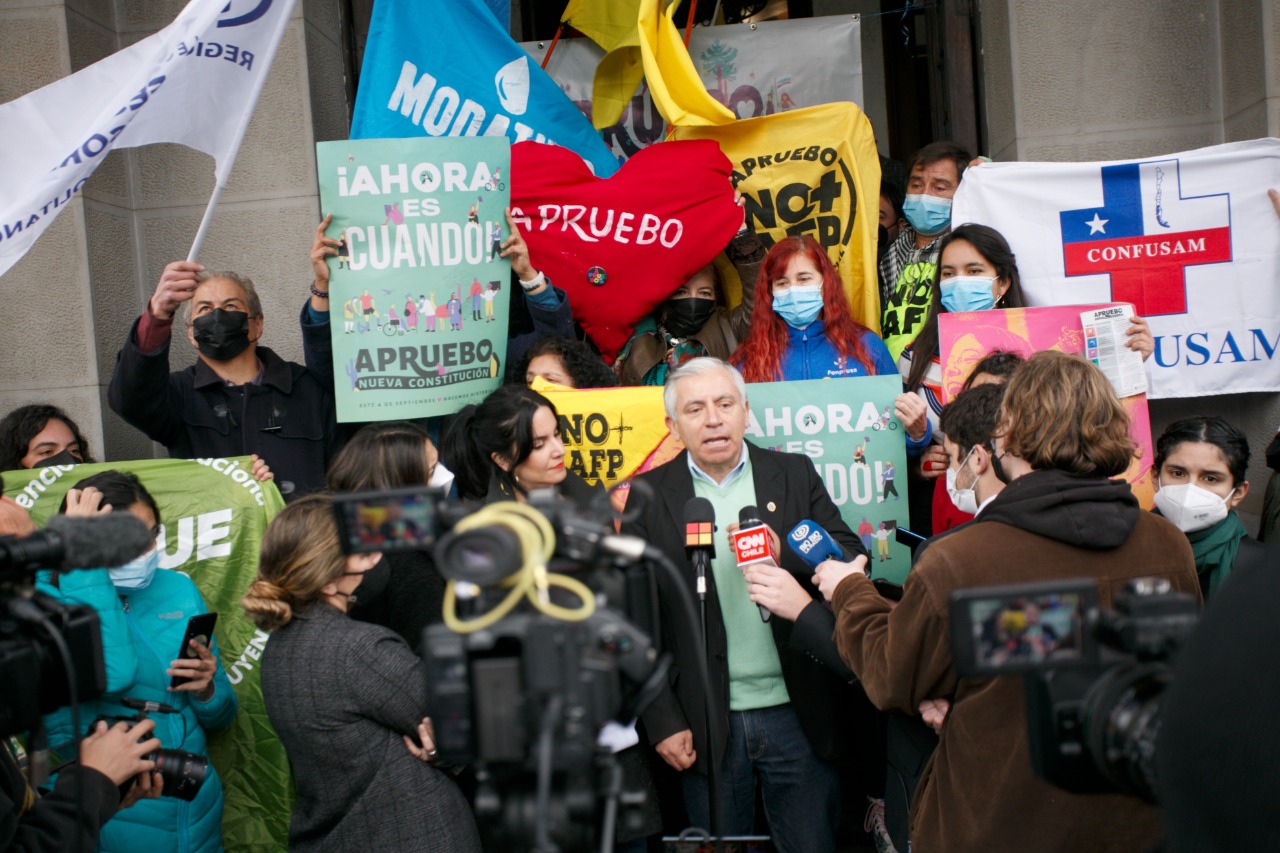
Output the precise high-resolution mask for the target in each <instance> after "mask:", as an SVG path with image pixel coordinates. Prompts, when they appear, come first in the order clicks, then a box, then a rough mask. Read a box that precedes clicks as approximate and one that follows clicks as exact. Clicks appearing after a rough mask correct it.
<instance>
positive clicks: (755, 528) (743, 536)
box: [731, 504, 778, 622]
mask: <svg viewBox="0 0 1280 853" xmlns="http://www.w3.org/2000/svg"><path fill="white" fill-rule="evenodd" d="M731 541H732V543H733V556H734V559H735V560H736V561H737V563H738V570H739V571H741V570H743V569H745V568H746V567H747V566H773V567H774V568H777V567H778V554H777V552H776V551H774V550H773V538H772V537H771V536H770V535H769V530H768V528H767V527H766V525H765V523H764V522H763V521H762V520H761V519H760V510H759V509H757V508H756V507H754V506H751V505H750V504H748V505H747V506H744V507H743V508H742V509H741V510H740V511H739V512H738V532H737V533H735V534H733V537H732V540H731ZM756 607H757V608H759V610H760V621H761V622H768V621H769V620H770V619H771V618H772V617H773V613H772V612H770V610H769V608H767V607H765V606H764V605H763V604H757V605H756Z"/></svg>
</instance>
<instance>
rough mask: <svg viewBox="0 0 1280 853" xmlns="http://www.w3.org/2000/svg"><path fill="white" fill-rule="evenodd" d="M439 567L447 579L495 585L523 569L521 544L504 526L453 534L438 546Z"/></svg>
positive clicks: (437, 559) (444, 538)
mask: <svg viewBox="0 0 1280 853" xmlns="http://www.w3.org/2000/svg"><path fill="white" fill-rule="evenodd" d="M435 556H436V565H437V566H439V568H440V573H441V574H442V575H444V576H445V577H446V578H451V579H452V580H459V581H470V582H471V583H474V584H476V585H478V586H494V585H495V584H497V583H499V582H500V581H501V580H502V579H503V578H506V577H507V576H509V575H510V574H511V573H513V572H514V571H515V570H516V569H518V568H519V567H520V564H521V562H523V560H522V559H521V552H520V541H519V540H518V539H517V538H516V535H515V534H514V533H512V532H511V531H510V530H508V529H507V528H505V527H500V526H497V525H495V526H493V527H484V528H479V529H476V530H467V531H454V532H453V533H450V534H449V535H448V536H445V537H443V538H442V539H441V540H440V543H439V545H437V546H436V552H435Z"/></svg>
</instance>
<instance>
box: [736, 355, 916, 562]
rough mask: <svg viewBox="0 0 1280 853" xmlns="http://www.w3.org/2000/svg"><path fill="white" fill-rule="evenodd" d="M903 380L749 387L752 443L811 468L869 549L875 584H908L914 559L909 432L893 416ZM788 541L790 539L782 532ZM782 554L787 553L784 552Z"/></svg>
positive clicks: (859, 379) (852, 379)
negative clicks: (902, 539)
mask: <svg viewBox="0 0 1280 853" xmlns="http://www.w3.org/2000/svg"><path fill="white" fill-rule="evenodd" d="M901 391H902V379H901V378H900V377H899V376H898V375H897V374H894V375H892V376H859V377H846V378H842V379H810V380H807V381H802V382H764V383H760V384H752V385H748V386H747V399H748V400H749V401H750V404H751V415H750V419H749V421H748V424H747V438H748V439H750V440H751V441H752V443H754V444H756V445H758V446H760V447H767V448H770V449H772V450H780V451H783V452H784V453H803V454H805V455H806V456H808V457H809V458H810V459H812V460H813V464H814V466H815V467H816V468H817V469H818V475H819V476H820V477H822V481H823V483H824V484H825V485H826V487H827V492H828V494H830V495H831V500H832V502H834V503H835V505H836V508H837V509H838V510H840V516H841V517H842V518H843V519H844V520H845V523H846V524H848V525H849V528H850V529H851V530H852V531H853V532H854V533H855V534H857V536H858V538H859V539H860V540H861V541H862V544H863V547H865V548H866V549H867V553H868V554H869V555H870V558H871V562H870V564H869V565H868V568H869V569H870V571H871V577H873V578H877V577H881V578H887V579H888V580H891V581H893V582H894V583H902V582H903V581H905V580H906V577H907V572H908V571H909V570H910V568H911V551H910V549H908V548H907V547H906V546H905V545H900V544H898V541H897V530H898V527H900V526H901V527H905V528H908V529H910V523H909V521H908V517H909V514H910V513H909V509H908V502H907V445H906V438H905V437H906V432H905V430H903V428H902V423H901V422H900V421H899V420H898V419H897V417H896V416H895V415H894V413H893V400H894V398H895V397H897V396H898V394H899V393H900V392H901ZM777 533H778V535H779V536H782V537H783V538H785V537H786V535H787V533H788V531H786V530H779V531H777ZM784 547H785V546H784Z"/></svg>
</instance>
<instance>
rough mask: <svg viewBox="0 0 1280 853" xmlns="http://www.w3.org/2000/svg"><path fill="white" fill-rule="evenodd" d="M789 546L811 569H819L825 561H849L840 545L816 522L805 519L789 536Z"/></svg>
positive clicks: (792, 529)
mask: <svg viewBox="0 0 1280 853" xmlns="http://www.w3.org/2000/svg"><path fill="white" fill-rule="evenodd" d="M787 544H788V545H790V546H791V550H792V551H795V553H796V556H797V557H799V558H800V559H801V560H803V561H804V564H805V565H806V566H808V567H809V568H811V569H815V570H816V569H817V568H818V566H819V565H821V564H822V563H823V561H825V560H841V561H848V559H849V558H848V556H847V555H846V554H845V552H844V548H842V547H840V543H839V542H837V541H836V540H835V539H833V538H831V534H830V533H828V532H827V531H826V530H824V529H823V528H822V525H820V524H818V522H816V521H810V520H809V519H807V518H806V519H803V520H802V521H801V522H800V523H799V524H797V525H796V526H795V527H793V528H791V532H790V533H788V534H787Z"/></svg>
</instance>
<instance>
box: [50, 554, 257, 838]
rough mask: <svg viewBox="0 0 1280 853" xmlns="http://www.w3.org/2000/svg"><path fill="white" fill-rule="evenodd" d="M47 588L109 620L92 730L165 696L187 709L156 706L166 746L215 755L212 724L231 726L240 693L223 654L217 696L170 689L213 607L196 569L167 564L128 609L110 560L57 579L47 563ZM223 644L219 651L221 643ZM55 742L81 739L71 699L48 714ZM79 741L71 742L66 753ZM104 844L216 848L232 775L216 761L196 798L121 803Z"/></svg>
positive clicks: (84, 714)
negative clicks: (201, 619) (198, 621)
mask: <svg viewBox="0 0 1280 853" xmlns="http://www.w3.org/2000/svg"><path fill="white" fill-rule="evenodd" d="M37 586H38V588H39V590H40V591H41V592H43V593H46V594H48V595H51V596H53V597H54V598H57V599H58V600H60V601H62V602H65V603H69V604H87V605H89V606H91V607H93V609H94V610H96V611H98V615H99V618H100V619H101V621H102V655H103V658H104V660H105V663H106V671H107V692H106V693H104V694H103V695H102V696H100V697H98V698H97V699H95V700H93V701H91V702H85V703H82V704H81V705H80V725H81V726H82V727H83V728H84V729H85V731H87V730H88V728H89V724H90V723H92V722H93V721H94V719H96V718H97V717H99V716H103V715H106V716H118V717H123V716H130V717H131V716H134V715H136V713H137V712H136V711H134V710H132V709H130V708H126V707H125V706H124V705H122V704H120V702H119V700H120V699H123V698H125V697H131V698H134V699H144V700H150V701H155V702H164V703H165V704H168V705H172V706H173V707H175V708H177V709H178V713H176V714H155V715H154V719H155V721H156V730H155V734H156V737H158V738H160V743H161V744H162V745H163V746H164V748H165V749H181V750H185V751H187V752H194V753H198V754H200V755H208V754H209V749H208V745H207V743H206V741H205V729H221V728H225V727H226V726H228V725H230V724H231V722H232V721H233V720H234V719H235V716H236V710H237V705H236V695H235V692H234V691H233V689H232V687H231V682H230V681H228V680H227V674H226V672H224V671H223V669H222V663H221V661H219V663H218V671H217V673H215V675H214V677H213V685H214V690H213V696H212V698H210V700H209V701H208V702H199V701H197V700H196V699H195V698H194V695H193V694H192V693H190V692H186V691H180V692H176V693H170V692H169V691H168V690H167V688H168V686H169V680H170V676H168V675H166V674H165V670H166V669H168V668H169V662H170V661H172V660H173V659H174V658H176V657H177V656H178V651H179V649H178V646H179V645H180V644H181V643H182V637H183V635H184V634H185V632H186V629H187V620H189V619H190V618H191V617H192V616H195V615H197V614H200V613H204V612H206V608H205V604H204V599H202V598H201V597H200V592H199V590H198V589H196V585H195V584H194V583H193V582H192V580H191V578H189V577H187V576H186V575H185V574H182V573H181V572H175V571H170V570H167V569H159V570H157V571H156V573H155V576H154V577H153V578H152V580H151V583H150V585H148V586H147V588H146V589H141V590H136V591H134V592H132V593H130V594H129V596H128V597H127V600H128V607H129V609H128V612H126V611H125V609H124V606H123V601H124V600H125V599H122V598H121V597H120V595H118V594H117V592H116V588H115V586H114V585H113V584H112V583H111V578H110V575H108V573H107V570H106V569H89V570H85V571H74V572H68V573H66V574H63V575H62V576H61V577H60V578H59V585H58V586H56V587H55V586H53V585H52V583H51V581H50V577H49V573H48V572H42V573H41V576H40V578H39V583H38V585H37ZM212 648H213V653H214V654H215V655H216V654H217V653H218V647H217V642H216V641H215V642H214V644H213V647H212ZM45 728H46V729H48V732H49V743H50V745H51V746H53V747H54V748H55V749H56V748H57V747H58V746H60V745H63V744H69V743H71V742H73V741H78V739H79V738H80V737H82V736H83V735H84V732H83V731H82V732H73V731H72V729H71V710H70V709H69V708H63V709H61V710H59V711H57V712H56V713H54V714H50V715H49V716H47V717H45ZM73 751H74V750H73V749H62V750H60V752H61V753H62V754H63V755H67V754H71V753H73ZM98 849H99V850H103V851H120V853H135V852H136V851H161V850H163V851H166V853H167V852H168V851H173V853H216V851H220V850H221V849H222V782H221V780H220V779H219V778H218V774H217V772H216V771H215V770H214V768H213V765H212V764H210V765H209V774H208V777H207V778H206V779H205V783H204V785H203V786H201V788H200V792H199V793H198V794H196V798H195V799H194V800H192V801H191V802H189V803H188V802H185V801H183V800H179V799H175V798H173V797H164V796H162V797H159V798H158V799H154V800H140V801H139V802H138V803H137V804H136V805H134V806H133V807H132V808H129V809H125V810H124V811H122V812H119V813H118V814H117V815H116V816H115V817H114V818H112V819H111V820H110V821H108V822H107V824H106V825H105V826H104V827H103V828H102V834H101V836H100V840H99V843H98Z"/></svg>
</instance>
